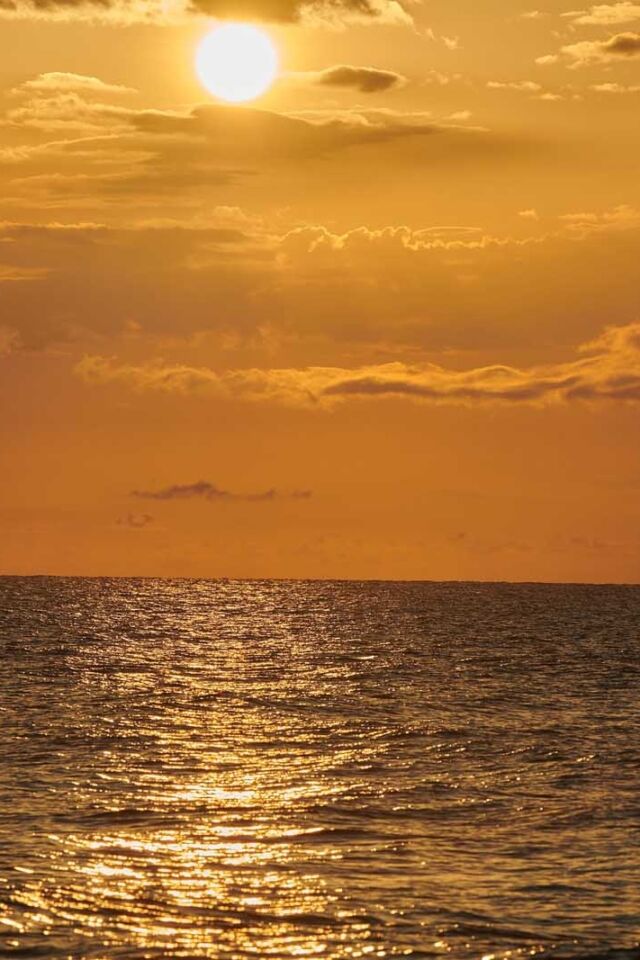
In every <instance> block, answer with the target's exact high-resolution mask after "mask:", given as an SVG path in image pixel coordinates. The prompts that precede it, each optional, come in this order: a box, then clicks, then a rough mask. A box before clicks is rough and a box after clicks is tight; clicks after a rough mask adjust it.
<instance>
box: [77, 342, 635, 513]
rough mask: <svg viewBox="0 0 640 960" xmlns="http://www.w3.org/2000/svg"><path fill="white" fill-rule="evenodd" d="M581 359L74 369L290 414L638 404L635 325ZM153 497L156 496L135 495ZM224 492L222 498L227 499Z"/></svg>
mask: <svg viewBox="0 0 640 960" xmlns="http://www.w3.org/2000/svg"><path fill="white" fill-rule="evenodd" d="M579 352H580V353H581V354H583V356H582V357H580V359H577V360H573V361H570V362H568V363H559V364H554V365H546V366H539V367H532V368H530V369H517V368H515V367H509V366H504V365H495V366H486V367H478V368H475V369H470V370H463V371H458V370H451V369H448V368H446V367H442V366H439V365H437V364H425V365H422V366H419V365H408V364H405V363H399V362H396V363H386V364H380V365H377V366H376V365H371V366H367V367H361V368H356V369H352V370H350V369H343V368H338V367H307V368H304V369H282V370H258V369H248V370H231V371H224V372H217V371H214V370H211V369H208V368H197V367H189V366H180V365H176V366H170V365H162V364H156V365H148V366H145V365H128V364H123V365H118V364H116V363H114V362H113V361H111V360H108V359H105V358H102V357H95V356H94V357H91V356H89V357H85V358H84V359H83V360H82V361H81V362H80V363H79V364H78V365H77V366H76V368H75V371H76V374H77V375H78V376H79V377H80V378H81V379H82V380H84V381H85V382H86V383H89V384H109V383H112V384H120V385H123V386H126V387H129V388H132V389H134V390H140V391H147V390H155V391H161V392H166V393H178V394H189V393H211V394H214V395H217V396H221V397H227V398H231V399H241V400H250V401H272V402H277V403H285V404H291V405H295V406H306V407H317V406H320V407H322V406H330V405H331V403H332V401H338V400H341V401H345V400H347V399H354V398H360V399H374V398H381V397H387V398H393V397H396V398H407V399H413V400H419V401H423V402H426V403H432V404H447V405H458V406H459V405H462V406H473V405H476V404H481V405H484V404H532V405H546V404H550V403H558V402H563V401H564V402H569V401H576V400H584V401H630V402H639V401H640V323H633V324H628V325H626V326H622V327H611V328H608V329H607V330H606V331H605V332H604V334H603V335H602V336H601V337H600V338H598V339H597V340H595V341H593V342H590V343H588V344H585V345H583V346H582V347H580V348H579ZM137 495H143V496H145V495H146V496H152V497H153V496H154V495H153V494H140V493H138V494H137ZM226 495H227V494H225V493H224V492H223V493H222V496H226ZM182 496H204V497H205V498H209V497H211V498H216V497H218V496H220V493H219V492H218V491H217V488H211V490H210V485H209V484H205V483H200V484H194V485H193V486H191V487H175V488H174V487H172V488H168V489H167V490H165V491H160V493H159V494H157V495H155V498H156V499H173V498H179V497H182Z"/></svg>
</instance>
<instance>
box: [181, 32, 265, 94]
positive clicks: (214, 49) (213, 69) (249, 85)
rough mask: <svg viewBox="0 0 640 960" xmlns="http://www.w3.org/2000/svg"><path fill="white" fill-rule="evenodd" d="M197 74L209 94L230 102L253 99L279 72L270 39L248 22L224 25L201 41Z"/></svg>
mask: <svg viewBox="0 0 640 960" xmlns="http://www.w3.org/2000/svg"><path fill="white" fill-rule="evenodd" d="M196 73H197V74H198V77H199V78H200V81H201V82H202V84H203V85H204V86H205V87H206V88H207V90H208V91H209V93H212V94H213V95H214V96H215V97H219V98H220V99H221V100H227V101H229V102H230V103H241V102H242V101H244V100H255V98H256V97H259V96H260V94H262V93H265V92H266V91H267V90H268V89H269V87H270V86H271V84H272V83H273V81H274V80H275V78H276V75H277V73H278V54H277V52H276V49H275V47H274V45H273V43H272V42H271V39H270V37H269V36H268V35H267V34H266V33H265V32H264V31H263V30H259V29H258V28H257V27H252V26H250V25H249V24H248V23H227V24H225V25H224V26H221V27H216V28H215V30H212V31H211V33H208V34H207V35H206V36H205V37H203V38H202V40H201V41H200V44H199V46H198V50H197V52H196Z"/></svg>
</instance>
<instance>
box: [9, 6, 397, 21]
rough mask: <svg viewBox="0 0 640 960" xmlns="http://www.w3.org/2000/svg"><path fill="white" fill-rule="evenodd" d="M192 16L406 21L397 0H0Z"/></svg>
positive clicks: (14, 14)
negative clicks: (317, 0) (166, 0)
mask: <svg viewBox="0 0 640 960" xmlns="http://www.w3.org/2000/svg"><path fill="white" fill-rule="evenodd" d="M194 15H196V16H197V15H200V16H207V17H215V18H216V19H232V20H258V21H265V22H273V23H291V22H295V21H298V20H302V19H311V20H314V19H319V20H322V21H325V22H327V21H328V22H331V21H340V20H347V21H364V22H366V21H368V20H375V21H377V22H386V23H411V16H410V14H409V13H408V12H407V10H406V9H405V7H404V6H403V5H402V4H401V3H400V2H398V0H321V2H316V0H169V2H164V0H0V17H7V18H16V19H37V20H87V21H106V22H115V23H158V24H170V23H176V22H180V21H182V20H184V19H185V18H188V17H190V16H194Z"/></svg>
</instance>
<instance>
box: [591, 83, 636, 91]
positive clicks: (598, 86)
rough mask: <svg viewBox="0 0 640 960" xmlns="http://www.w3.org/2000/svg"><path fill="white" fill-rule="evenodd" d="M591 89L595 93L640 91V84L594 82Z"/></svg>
mask: <svg viewBox="0 0 640 960" xmlns="http://www.w3.org/2000/svg"><path fill="white" fill-rule="evenodd" d="M589 89H590V90H593V91H594V92H595V93H640V84H637V83H636V84H624V83H592V84H591V86H590V87H589Z"/></svg>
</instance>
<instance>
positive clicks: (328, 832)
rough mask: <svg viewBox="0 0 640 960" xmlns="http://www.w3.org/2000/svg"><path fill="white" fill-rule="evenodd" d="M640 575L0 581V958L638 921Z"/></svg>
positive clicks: (460, 946)
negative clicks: (570, 581)
mask: <svg viewBox="0 0 640 960" xmlns="http://www.w3.org/2000/svg"><path fill="white" fill-rule="evenodd" d="M639 641H640V589H639V588H632V587H627V588H625V587H579V586H506V585H479V584H457V585H456V584H417V583H416V584H390V583H309V582H297V583H296V582H288V583H287V582H280V583H278V582H213V581H193V580H191V581H190V580H182V581H178V580H175V581H167V580H164V581H161V580H157V581H154V580H108V579H102V580H86V579H49V578H34V579H20V578H4V579H0V724H1V737H0V814H1V816H0V955H1V956H12V955H14V954H15V955H18V956H23V957H39V956H43V957H52V958H55V957H66V958H83V957H92V958H115V957H118V958H127V960H128V958H157V957H183V958H196V957H233V958H235V957H238V958H242V957H268V958H279V957H282V958H285V957H287V958H288V957H307V956H310V957H313V956H316V955H321V956H324V957H336V958H337V957H349V958H351V957H367V956H372V957H384V956H401V955H404V956H413V957H428V956H439V955H448V956H450V957H451V958H456V960H457V958H468V957H478V958H480V957H482V956H486V955H487V954H496V955H499V956H501V955H506V954H511V955H518V954H529V953H533V952H542V953H546V954H551V955H554V956H558V955H559V956H564V955H566V956H570V957H577V956H585V955H589V954H597V953H602V952H605V951H610V950H613V949H616V950H617V949H622V950H624V949H626V950H631V953H630V954H627V956H636V955H640V954H636V951H635V950H632V949H631V948H633V947H634V945H635V944H637V943H638V941H639V940H640V829H639V827H640V707H639V704H638V685H639V680H640V658H639V648H640V643H639Z"/></svg>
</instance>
